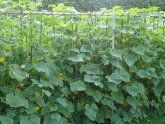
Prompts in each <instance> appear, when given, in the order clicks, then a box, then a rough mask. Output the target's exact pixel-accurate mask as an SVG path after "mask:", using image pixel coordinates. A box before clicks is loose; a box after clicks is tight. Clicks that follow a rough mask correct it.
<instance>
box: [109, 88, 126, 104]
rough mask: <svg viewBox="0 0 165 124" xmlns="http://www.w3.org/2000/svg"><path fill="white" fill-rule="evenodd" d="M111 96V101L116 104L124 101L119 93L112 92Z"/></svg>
mask: <svg viewBox="0 0 165 124" xmlns="http://www.w3.org/2000/svg"><path fill="white" fill-rule="evenodd" d="M111 96H112V99H113V100H114V101H116V102H117V103H120V104H123V101H124V96H123V94H122V92H121V91H117V92H114V91H113V92H112V93H111Z"/></svg>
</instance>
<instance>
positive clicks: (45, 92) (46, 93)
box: [42, 89, 51, 97]
mask: <svg viewBox="0 0 165 124" xmlns="http://www.w3.org/2000/svg"><path fill="white" fill-rule="evenodd" d="M42 92H43V93H44V94H45V95H47V96H48V97H50V96H51V92H49V91H48V90H44V89H42Z"/></svg>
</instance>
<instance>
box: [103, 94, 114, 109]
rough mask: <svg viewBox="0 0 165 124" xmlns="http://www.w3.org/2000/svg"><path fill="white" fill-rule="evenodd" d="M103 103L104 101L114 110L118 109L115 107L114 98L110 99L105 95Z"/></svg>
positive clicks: (104, 103)
mask: <svg viewBox="0 0 165 124" xmlns="http://www.w3.org/2000/svg"><path fill="white" fill-rule="evenodd" d="M101 103H102V104H103V105H107V106H109V107H110V108H111V109H112V110H116V107H115V105H114V101H113V100H110V99H108V98H105V97H104V98H103V99H102V100H101Z"/></svg>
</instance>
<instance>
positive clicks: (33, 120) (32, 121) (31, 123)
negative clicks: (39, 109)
mask: <svg viewBox="0 0 165 124" xmlns="http://www.w3.org/2000/svg"><path fill="white" fill-rule="evenodd" d="M20 124H40V117H38V116H37V115H32V116H21V117H20Z"/></svg>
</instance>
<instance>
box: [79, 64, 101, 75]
mask: <svg viewBox="0 0 165 124" xmlns="http://www.w3.org/2000/svg"><path fill="white" fill-rule="evenodd" d="M80 72H81V73H83V72H85V73H86V74H92V75H101V74H102V73H103V72H102V71H101V69H100V67H99V66H98V65H97V64H86V65H82V66H81V67H80Z"/></svg>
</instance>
